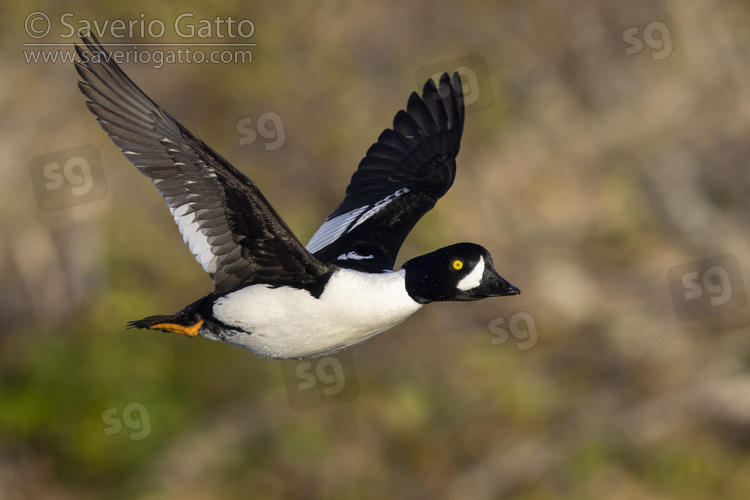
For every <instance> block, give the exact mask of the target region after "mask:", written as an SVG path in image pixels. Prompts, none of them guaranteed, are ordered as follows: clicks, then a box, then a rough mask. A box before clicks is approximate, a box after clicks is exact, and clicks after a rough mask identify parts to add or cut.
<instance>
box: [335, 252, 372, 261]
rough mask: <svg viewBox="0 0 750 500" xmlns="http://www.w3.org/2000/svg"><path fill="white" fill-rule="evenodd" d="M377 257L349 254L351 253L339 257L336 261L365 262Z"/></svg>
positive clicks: (355, 253)
mask: <svg viewBox="0 0 750 500" xmlns="http://www.w3.org/2000/svg"><path fill="white" fill-rule="evenodd" d="M374 258H375V257H374V256H373V255H360V254H358V253H357V252H349V253H342V254H341V255H339V256H338V257H336V260H365V259H374Z"/></svg>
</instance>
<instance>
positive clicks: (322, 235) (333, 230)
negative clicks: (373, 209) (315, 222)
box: [307, 206, 367, 253]
mask: <svg viewBox="0 0 750 500" xmlns="http://www.w3.org/2000/svg"><path fill="white" fill-rule="evenodd" d="M366 208H367V206H364V207H359V208H358V209H356V210H352V211H351V212H347V213H345V214H341V215H339V216H338V217H334V218H333V219H331V220H327V221H325V222H324V223H323V225H322V226H320V228H319V229H318V230H317V231H316V232H315V234H314V235H313V237H312V238H310V242H309V243H308V244H307V250H308V251H309V252H310V253H315V252H317V251H318V250H320V249H322V248H325V247H327V246H328V245H330V244H331V243H333V242H334V241H336V240H337V239H339V237H340V236H341V235H342V234H344V231H346V228H348V227H349V224H351V223H352V221H353V220H354V219H356V218H357V217H358V216H359V214H361V213H362V212H364V211H365V209H366Z"/></svg>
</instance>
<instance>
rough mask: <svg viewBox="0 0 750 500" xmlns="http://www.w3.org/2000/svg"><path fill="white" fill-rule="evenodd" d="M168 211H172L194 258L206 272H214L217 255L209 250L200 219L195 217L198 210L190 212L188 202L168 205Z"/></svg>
mask: <svg viewBox="0 0 750 500" xmlns="http://www.w3.org/2000/svg"><path fill="white" fill-rule="evenodd" d="M169 211H170V212H172V216H173V217H174V220H175V222H176V223H177V226H178V227H179V228H180V233H182V239H183V241H184V242H185V243H187V244H188V247H190V251H191V252H192V253H193V255H195V260H197V261H198V263H200V265H201V266H203V269H205V270H206V272H208V273H215V272H216V269H217V267H218V257H217V256H216V255H214V254H213V252H211V244H210V243H209V242H208V237H207V236H206V235H205V234H203V231H201V228H200V221H198V219H197V215H198V212H191V211H190V204H189V203H185V204H184V205H181V206H179V207H177V208H172V207H169Z"/></svg>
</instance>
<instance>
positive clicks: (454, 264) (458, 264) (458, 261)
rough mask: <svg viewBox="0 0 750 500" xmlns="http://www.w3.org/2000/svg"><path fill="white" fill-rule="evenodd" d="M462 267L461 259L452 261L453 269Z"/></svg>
mask: <svg viewBox="0 0 750 500" xmlns="http://www.w3.org/2000/svg"><path fill="white" fill-rule="evenodd" d="M462 267H464V263H463V262H462V261H460V260H454V261H453V269H455V270H456V271H458V270H459V269H461V268H462Z"/></svg>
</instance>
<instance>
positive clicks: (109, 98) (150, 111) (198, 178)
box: [76, 35, 331, 293]
mask: <svg viewBox="0 0 750 500" xmlns="http://www.w3.org/2000/svg"><path fill="white" fill-rule="evenodd" d="M91 37H92V39H93V40H90V39H88V38H87V37H81V39H82V40H83V43H84V44H85V47H86V49H88V51H86V50H84V49H83V48H81V47H80V46H78V45H76V52H77V53H78V57H79V59H80V60H79V61H77V62H76V70H77V71H78V74H79V75H80V76H81V78H82V80H83V81H80V82H78V87H79V88H80V89H81V92H83V94H84V95H85V96H86V97H87V98H88V102H87V103H86V104H87V106H88V108H89V110H90V111H91V112H92V113H94V115H96V116H97V121H98V122H99V124H100V125H101V127H102V128H103V129H104V131H105V132H107V133H108V134H109V136H110V138H111V139H112V142H114V143H115V144H116V145H117V146H118V147H120V148H121V149H122V152H123V153H124V154H125V157H126V158H127V159H128V160H130V161H131V162H132V163H133V164H134V165H135V166H136V167H137V168H138V170H140V172H141V173H143V174H145V175H146V176H147V177H150V178H151V181H152V182H153V184H154V186H156V188H157V189H158V190H159V193H160V194H161V195H162V196H163V197H164V200H165V201H166V203H167V206H168V207H169V210H170V211H171V212H172V215H173V216H174V219H175V222H177V225H178V226H179V228H180V232H181V233H182V235H183V238H184V240H185V243H187V244H188V245H189V247H190V251H191V252H192V253H193V254H194V255H195V258H196V260H197V261H198V262H200V263H201V265H202V266H203V268H204V269H205V270H206V271H207V272H208V273H210V275H211V279H212V280H213V282H214V286H215V291H216V292H218V293H222V292H226V291H230V290H232V289H234V288H237V287H238V286H240V285H242V284H244V283H247V282H260V283H270V284H284V283H295V284H297V285H305V284H313V283H315V282H316V281H317V280H318V278H320V277H321V276H323V275H325V274H326V273H328V272H329V271H330V270H331V266H330V265H328V264H325V263H323V262H321V261H320V260H319V259H317V258H315V257H314V256H313V255H311V253H310V252H309V251H307V250H306V249H305V248H304V247H303V246H302V244H301V243H300V242H299V240H297V238H296V237H295V236H294V234H293V233H292V231H291V230H290V229H289V227H288V226H287V225H286V224H285V223H284V221H283V220H282V219H281V217H279V215H278V214H277V213H276V211H275V210H274V209H273V207H271V205H270V204H269V203H268V201H266V199H265V197H264V196H263V195H262V194H261V192H260V190H258V187H257V186H256V185H255V183H254V182H253V181H251V180H250V179H248V178H247V177H246V176H245V175H244V174H242V173H241V172H240V171H239V170H237V169H236V168H234V167H233V166H232V165H230V164H229V162H227V161H226V160H225V159H224V158H222V157H221V156H220V155H219V154H218V153H216V152H215V151H214V150H213V149H211V148H210V147H208V146H207V145H206V144H205V143H204V142H203V141H201V140H200V139H199V138H197V137H196V136H195V135H193V134H192V133H191V132H190V131H188V130H187V129H186V128H185V127H183V126H182V125H181V124H180V123H178V122H177V120H175V119H174V118H172V116H170V115H169V113H167V112H166V111H164V110H162V109H161V108H160V107H159V106H158V105H156V103H155V102H154V101H152V100H151V99H150V98H149V97H148V96H147V95H146V94H144V93H143V91H141V89H139V88H138V86H137V85H136V84H135V83H133V82H132V81H131V80H130V78H128V76H127V75H125V73H124V72H123V71H122V70H121V69H120V68H119V66H117V64H116V63H115V62H114V61H113V60H112V59H111V57H110V55H109V54H108V53H107V52H106V51H105V50H104V48H103V47H102V45H101V44H100V43H99V41H98V40H97V39H96V37H94V36H93V35H91Z"/></svg>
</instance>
